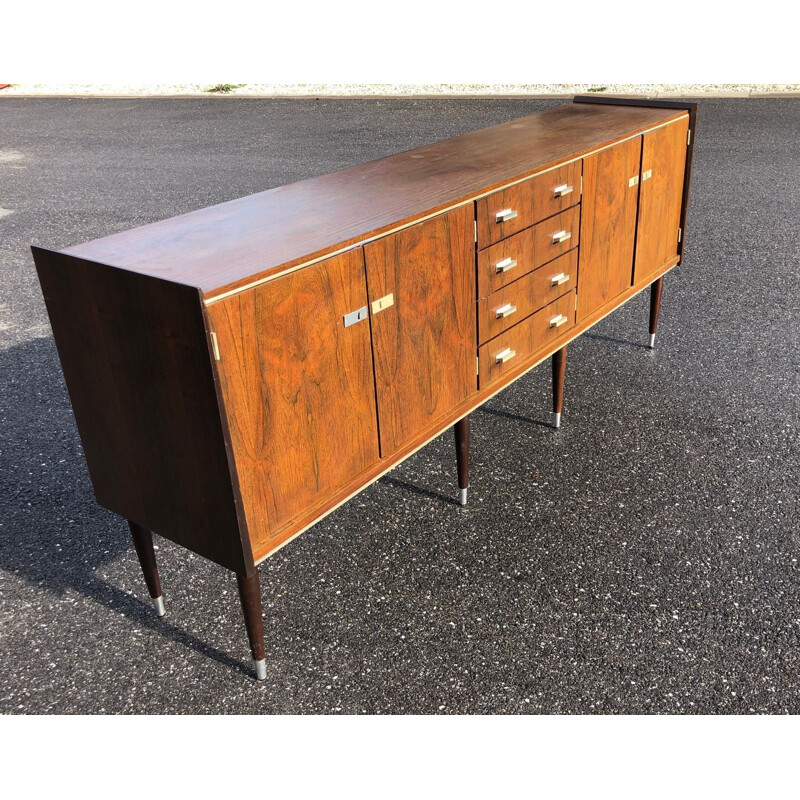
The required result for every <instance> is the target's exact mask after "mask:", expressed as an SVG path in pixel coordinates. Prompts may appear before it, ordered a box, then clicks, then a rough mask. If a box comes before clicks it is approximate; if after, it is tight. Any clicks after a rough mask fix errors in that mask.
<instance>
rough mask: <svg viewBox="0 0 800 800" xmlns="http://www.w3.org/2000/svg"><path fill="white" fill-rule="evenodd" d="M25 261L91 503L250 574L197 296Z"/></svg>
mask: <svg viewBox="0 0 800 800" xmlns="http://www.w3.org/2000/svg"><path fill="white" fill-rule="evenodd" d="M33 252H34V260H35V262H36V268H37V271H38V273H39V282H40V284H41V287H42V293H43V295H44V299H45V303H46V305H47V311H48V314H49V316H50V324H51V326H52V328H53V335H54V337H55V341H56V347H57V348H58V354H59V357H60V359H61V366H62V369H63V371H64V378H65V380H66V384H67V389H68V391H69V395H70V399H71V401H72V407H73V410H74V413H75V420H76V422H77V425H78V431H79V432H80V436H81V440H82V442H83V447H84V451H85V453H86V460H87V463H88V466H89V473H90V475H91V478H92V484H93V485H94V490H95V495H96V497H97V501H98V502H99V503H100V504H101V505H102V506H105V507H106V508H108V509H110V510H111V511H114V512H116V513H117V514H121V515H122V516H124V517H126V518H128V519H130V520H132V521H133V522H136V523H138V524H139V525H142V526H144V527H146V528H148V529H150V530H152V531H154V532H155V533H158V534H159V535H161V536H164V537H166V538H167V539H170V540H172V541H174V542H176V543H177V544H180V545H183V546H184V547H187V548H189V549H190V550H193V551H194V552H196V553H198V554H200V555H202V556H204V557H206V558H208V559H210V560H212V561H214V562H216V563H217V564H220V565H222V566H223V567H227V568H228V569H232V570H236V571H249V570H251V569H252V554H251V552H250V550H249V547H248V548H244V547H243V544H242V542H243V539H242V535H241V533H240V529H239V524H238V519H237V511H236V504H235V501H234V492H233V487H232V484H231V476H230V471H229V468H228V461H227V456H226V452H225V443H224V438H223V431H222V423H221V420H220V415H219V409H218V406H217V400H216V394H215V389H214V381H213V374H212V366H211V356H210V354H209V349H208V339H207V335H206V330H205V325H204V321H203V314H202V307H201V305H200V297H199V294H198V291H197V289H195V288H192V287H189V286H182V285H179V284H174V283H168V282H165V281H161V280H158V279H156V278H151V277H147V276H144V275H140V274H137V273H132V272H128V271H125V270H120V269H114V268H112V267H107V266H104V265H101V264H96V263H93V262H91V261H85V260H82V259H78V258H74V257H71V256H69V255H65V254H63V253H56V252H52V251H48V250H43V249H40V248H33Z"/></svg>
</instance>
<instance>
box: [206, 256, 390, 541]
mask: <svg viewBox="0 0 800 800" xmlns="http://www.w3.org/2000/svg"><path fill="white" fill-rule="evenodd" d="M366 304H367V290H366V282H365V278H364V262H363V255H362V251H361V249H360V248H359V249H357V250H352V251H350V252H348V253H345V254H343V255H341V256H338V257H336V258H332V259H329V260H327V261H323V262H321V263H319V264H316V265H314V266H312V267H308V268H307V269H304V270H300V271H299V272H295V273H293V274H291V275H286V276H284V277H281V278H277V279H275V280H274V281H270V282H269V283H266V284H264V285H263V286H259V287H257V288H255V289H252V290H250V291H247V292H242V293H241V294H238V295H235V296H233V297H229V298H226V299H225V300H223V301H221V302H219V303H215V304H213V305H211V306H210V307H209V308H208V315H209V319H210V321H211V325H212V328H213V330H214V332H215V333H216V335H217V338H218V341H219V348H220V355H221V358H220V361H219V362H218V365H217V366H218V373H219V376H220V385H221V389H222V394H223V396H224V398H225V409H226V414H227V420H228V428H229V430H230V437H231V442H232V445H233V451H234V458H235V462H236V471H237V474H238V476H239V485H240V488H241V492H242V501H243V505H244V509H245V513H246V517H247V526H248V530H249V531H250V537H251V541H252V543H253V547H254V548H255V547H263V546H269V543H270V541H271V540H272V539H273V538H274V537H275V536H277V535H279V534H280V532H281V531H282V529H284V528H285V527H286V526H287V525H289V524H291V523H292V522H293V521H294V520H295V519H296V518H297V517H298V516H299V515H301V514H302V513H304V512H307V511H308V510H309V509H314V508H317V507H320V506H322V505H324V504H325V503H326V502H328V501H329V500H330V497H331V496H332V495H333V494H334V493H335V492H336V491H337V490H339V489H341V488H342V486H344V485H346V484H347V483H348V482H350V481H352V480H353V479H354V478H356V477H357V476H358V475H360V474H361V473H362V472H364V470H366V469H367V468H368V467H370V466H371V465H372V464H374V463H375V462H376V461H377V460H378V428H377V422H376V409H375V386H374V377H373V371H372V352H371V349H370V330H369V320H368V319H367V314H366ZM359 310H360V311H361V313H360V315H357V316H358V317H359V318H358V319H357V320H353V319H348V320H347V324H345V316H346V315H350V314H351V313H352V312H357V311H359Z"/></svg>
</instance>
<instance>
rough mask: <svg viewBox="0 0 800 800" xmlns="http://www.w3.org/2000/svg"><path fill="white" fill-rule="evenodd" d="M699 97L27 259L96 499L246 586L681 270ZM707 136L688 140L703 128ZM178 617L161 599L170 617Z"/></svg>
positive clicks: (449, 147) (583, 104)
mask: <svg viewBox="0 0 800 800" xmlns="http://www.w3.org/2000/svg"><path fill="white" fill-rule="evenodd" d="M694 119H695V108H694V106H693V105H692V104H677V103H672V102H669V103H658V102H651V101H639V104H633V103H630V102H622V101H616V100H615V99H613V98H602V99H598V98H576V101H575V102H574V103H572V104H568V105H565V106H563V107H561V108H558V109H554V110H552V111H548V112H545V113H542V114H534V115H531V116H528V117H524V118H522V119H520V120H513V121H511V122H508V123H505V124H503V125H498V126H494V127H492V128H488V129H485V130H482V131H475V132H473V133H469V134H465V135H463V136H459V137H455V138H453V139H450V140H447V141H445V142H438V143H435V144H432V145H428V146H426V147H422V148H418V149H416V150H411V151H408V152H407V153H400V154H398V155H395V156H389V157H388V158H384V159H379V160H378V161H373V162H370V163H368V164H362V165H359V166H356V167H351V168H348V169H346V170H341V171H339V172H336V173H332V174H331V175H324V176H320V177H318V178H312V179H310V180H307V181H302V182H300V183H296V184H292V185H291V186H286V187H279V188H277V189H272V190H269V191H266V192H262V193H260V194H257V195H253V196H251V197H247V198H241V199H239V200H233V201H231V202H229V203H223V204H221V205H218V206H214V207H211V208H208V209H202V210H200V211H196V212H192V213H190V214H185V215H183V216H181V217H176V218H174V219H171V220H165V221H163V222H159V223H154V224H152V225H147V226H143V227H141V228H137V229H134V230H132V231H126V232H123V233H119V234H114V235H112V236H109V237H105V238H104V239H99V240H96V241H95V242H89V243H87V244H83V245H77V246H74V247H70V248H67V249H66V250H63V251H58V252H53V251H48V250H45V249H42V248H33V252H34V259H35V262H36V266H37V269H38V272H39V278H40V282H41V285H42V290H43V294H44V297H45V301H46V304H47V308H48V313H49V315H50V320H51V324H52V327H53V332H54V336H55V339H56V344H57V346H58V350H59V356H60V358H61V361H62V366H63V368H64V375H65V378H66V382H67V387H68V389H69V392H70V397H71V398H72V402H73V407H74V410H75V416H76V420H77V422H78V428H79V431H80V434H81V438H82V440H83V443H84V449H85V452H86V457H87V461H88V463H89V469H90V474H91V477H92V481H93V483H94V487H95V492H96V495H97V499H98V502H100V503H101V504H102V505H104V506H106V507H107V508H109V509H111V510H113V511H116V512H117V513H119V514H122V515H123V516H125V517H126V518H127V519H128V520H129V522H130V525H131V532H132V535H133V537H134V542H135V545H136V548H137V553H138V555H139V558H140V562H141V564H142V568H143V570H144V572H145V576H146V578H147V583H148V587H149V590H150V593H151V596H153V598H154V600H156V599H157V600H158V602H159V603H161V602H162V601H161V598H160V595H159V597H158V598H156V596H155V595H154V594H153V592H155V591H158V592H159V593H160V591H161V586H160V583H159V580H158V571H157V568H156V565H155V556H154V552H153V549H152V543H151V540H150V538H148V535H149V532H150V531H154V532H156V533H158V534H160V535H162V536H166V537H167V538H169V539H172V540H173V541H175V542H178V543H179V544H182V545H184V546H186V547H188V548H190V549H192V550H194V551H195V552H197V553H199V554H201V555H203V556H205V557H207V558H209V559H211V560H212V561H215V562H217V563H218V564H221V565H222V566H224V567H227V568H228V569H231V570H233V571H234V572H235V573H236V574H237V578H238V586H239V592H240V596H241V599H242V604H243V610H244V614H245V622H246V627H247V631H248V636H249V639H250V644H251V650H252V654H253V657H254V658H255V660H256V662H257V667H258V674H259V676H260V677H263V675H264V674H265V669H266V668H265V663H264V659H265V650H264V646H263V632H262V623H261V613H260V588H259V584H258V575H257V571H256V564H257V563H258V562H259V561H260V560H261V559H263V558H265V557H266V556H268V555H269V554H271V553H274V552H275V551H276V550H277V549H278V548H279V547H281V546H283V545H284V544H286V543H287V542H288V541H290V540H291V539H292V538H293V537H295V536H297V535H299V534H300V533H301V532H302V531H304V530H305V529H307V528H308V527H309V526H310V525H312V524H314V523H315V522H316V521H318V520H319V519H321V518H322V517H324V516H325V515H326V514H328V513H330V512H331V511H332V510H333V509H334V508H336V507H337V506H338V505H340V504H341V503H342V502H345V501H346V500H347V499H348V498H349V497H352V496H353V495H354V494H356V493H358V492H359V491H361V490H362V489H363V488H364V487H365V486H367V485H368V484H369V483H371V482H372V481H374V480H375V479H376V478H378V477H380V475H382V474H384V473H385V472H387V471H388V470H389V469H391V468H392V467H393V466H395V465H396V464H397V463H399V462H400V461H402V460H403V459H405V458H407V457H408V456H409V455H410V454H411V453H413V452H414V451H415V450H417V449H418V448H419V447H422V446H423V445H424V444H425V443H426V442H428V441H430V439H432V438H433V437H435V436H437V435H438V434H440V433H441V432H442V431H443V430H444V429H445V428H447V427H449V426H451V425H454V426H455V441H456V455H457V463H458V487H459V490H460V491H459V498H460V501H461V502H466V492H467V485H468V472H469V432H470V421H469V414H470V412H471V411H472V410H474V409H475V408H476V407H477V406H479V405H481V404H482V403H484V402H485V401H486V400H487V399H489V398H490V397H491V396H492V395H493V394H495V393H497V392H498V391H501V390H502V389H503V388H504V387H505V386H507V385H508V384H509V383H511V382H513V381H515V380H517V379H518V378H519V377H520V376H522V375H523V374H525V373H526V372H527V371H528V370H530V369H532V368H533V367H534V366H536V365H537V364H539V363H540V362H541V361H543V360H545V359H547V358H549V357H550V356H554V362H553V389H554V406H553V409H554V412H555V413H556V414H557V421H558V420H559V419H560V413H561V408H562V403H563V396H564V376H565V363H566V345H567V344H568V342H569V341H571V340H572V339H574V338H575V337H576V336H578V335H579V334H580V333H582V332H583V331H585V330H586V329H587V328H589V327H590V326H591V325H593V324H595V323H596V322H597V321H598V320H600V319H602V318H603V317H604V316H606V315H607V314H609V313H611V311H613V310H614V309H615V308H617V307H618V306H619V305H621V304H622V303H624V302H625V301H626V300H628V299H630V298H631V297H632V296H634V295H635V294H636V293H638V292H639V291H641V290H642V289H644V288H646V287H647V286H650V285H651V284H652V285H653V287H654V288H653V293H652V304H651V317H650V331H651V343H652V338H653V335H654V334H655V330H656V326H657V322H658V311H659V308H660V300H661V287H662V281H663V275H664V274H665V273H666V272H667V271H669V270H670V269H671V268H672V267H674V266H675V265H676V264H677V263H679V260H680V257H681V252H682V250H681V248H682V242H683V232H684V230H685V224H686V208H687V203H688V183H689V174H690V165H691V152H692V151H691V144H692V143H691V138H690V136H691V135H692V134H693V130H694ZM690 132H691V133H690ZM158 607H160V608H162V609H163V604H162V605H161V606H157V608H158Z"/></svg>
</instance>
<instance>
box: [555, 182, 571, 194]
mask: <svg viewBox="0 0 800 800" xmlns="http://www.w3.org/2000/svg"><path fill="white" fill-rule="evenodd" d="M574 188H575V187H574V186H570V185H569V184H567V183H562V184H561V186H556V188H555V189H553V197H564V195H567V194H572V190H573V189H574Z"/></svg>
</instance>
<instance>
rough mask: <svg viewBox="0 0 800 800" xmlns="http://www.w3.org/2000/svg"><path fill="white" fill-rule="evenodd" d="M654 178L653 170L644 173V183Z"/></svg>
mask: <svg viewBox="0 0 800 800" xmlns="http://www.w3.org/2000/svg"><path fill="white" fill-rule="evenodd" d="M652 177H653V170H651V169H649V170H647V172H643V173H642V182H644V181H648V180H650V178H652Z"/></svg>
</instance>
